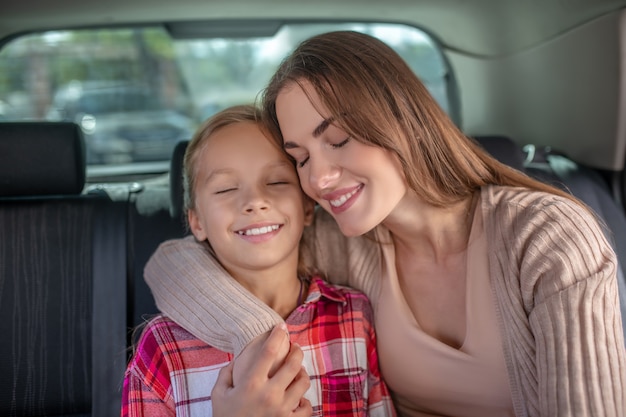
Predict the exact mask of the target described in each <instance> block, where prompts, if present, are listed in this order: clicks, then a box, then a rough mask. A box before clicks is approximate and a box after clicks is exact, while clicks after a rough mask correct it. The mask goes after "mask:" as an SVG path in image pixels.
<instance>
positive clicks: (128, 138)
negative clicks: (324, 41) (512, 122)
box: [0, 22, 454, 176]
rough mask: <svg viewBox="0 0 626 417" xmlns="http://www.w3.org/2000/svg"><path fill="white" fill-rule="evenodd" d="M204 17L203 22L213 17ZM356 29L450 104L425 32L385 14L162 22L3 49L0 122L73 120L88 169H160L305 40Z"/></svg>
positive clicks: (52, 35)
mask: <svg viewBox="0 0 626 417" xmlns="http://www.w3.org/2000/svg"><path fill="white" fill-rule="evenodd" d="M210 24H211V23H210V22H207V23H206V25H210ZM332 30H357V31H361V32H365V33H369V34H371V35H374V36H377V37H379V38H380V39H381V40H383V41H385V42H387V43H388V44H389V45H390V46H391V47H393V48H394V49H395V50H396V51H398V53H399V54H400V55H402V56H403V58H404V59H405V60H406V61H407V62H408V63H409V65H410V66H411V68H412V69H413V70H414V71H415V72H416V73H417V74H418V75H419V76H420V78H421V79H422V81H423V82H424V83H425V84H426V86H427V87H428V89H429V90H430V91H431V93H432V94H433V96H434V97H435V98H436V99H437V101H438V102H439V104H440V105H441V107H442V108H443V109H444V110H445V111H447V112H450V109H451V108H452V107H453V106H454V103H451V99H450V97H454V94H451V89H452V88H453V86H452V85H450V84H451V83H450V79H451V77H449V72H450V69H449V68H448V66H447V63H446V61H445V60H444V58H443V54H442V51H441V50H440V48H439V47H438V45H437V43H436V42H435V41H434V40H433V39H432V38H431V37H430V36H429V35H428V34H427V33H425V32H424V31H422V30H420V29H418V28H415V27H411V26H406V25H402V24H390V23H351V22H346V23H306V24H305V23H290V24H284V25H281V26H280V28H279V29H278V30H277V31H273V33H272V34H271V35H266V34H264V35H258V36H255V35H252V36H250V37H248V38H243V37H241V36H233V37H229V36H228V35H227V34H224V35H220V34H217V35H215V34H212V35H210V36H182V37H181V36H172V34H171V33H170V31H169V30H168V28H167V27H166V26H154V27H137V28H133V27H130V28H119V27H116V28H110V29H107V28H97V29H80V30H67V31H49V32H43V33H34V34H28V35H25V36H22V37H18V38H15V39H13V40H12V41H10V42H8V43H7V44H5V45H4V47H3V48H2V49H0V122H2V121H14V120H65V121H73V122H75V123H77V124H78V125H79V126H80V128H81V129H82V131H83V134H84V136H85V141H86V149H87V155H86V156H87V163H88V175H90V174H92V175H96V174H99V175H102V173H107V172H108V173H110V174H111V175H112V176H113V175H115V174H116V173H120V174H121V173H124V174H128V173H132V172H138V171H142V172H154V173H159V172H166V171H167V169H168V167H169V160H170V157H171V154H172V151H173V149H174V147H175V145H176V143H178V142H179V141H180V140H187V139H190V138H191V136H192V134H193V132H194V131H195V129H196V128H197V126H198V125H199V123H201V122H202V121H203V120H205V119H206V118H207V117H209V116H211V115H212V114H214V113H215V112H217V111H219V110H221V109H223V108H226V107H228V106H231V105H234V104H240V103H244V102H254V101H255V100H256V99H257V96H258V95H259V92H260V91H261V90H262V88H263V87H264V86H265V85H266V84H267V82H268V81H269V78H270V77H271V75H272V74H273V72H274V71H275V70H276V68H277V66H278V65H279V64H280V61H281V60H282V59H283V58H284V57H285V56H286V55H287V54H288V53H289V52H291V51H292V50H293V48H295V47H296V46H297V44H298V43H300V42H301V41H302V40H304V39H306V38H308V37H310V36H312V35H315V34H318V33H323V32H328V31H332Z"/></svg>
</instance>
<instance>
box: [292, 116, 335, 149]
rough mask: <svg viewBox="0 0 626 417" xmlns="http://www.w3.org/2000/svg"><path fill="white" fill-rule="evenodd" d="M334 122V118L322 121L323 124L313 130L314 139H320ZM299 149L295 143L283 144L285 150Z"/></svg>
mask: <svg viewBox="0 0 626 417" xmlns="http://www.w3.org/2000/svg"><path fill="white" fill-rule="evenodd" d="M334 120H335V118H334V117H329V118H328V119H324V120H322V122H321V123H320V124H319V125H317V127H316V128H315V129H313V137H314V138H318V137H320V136H321V135H322V133H324V132H325V131H326V129H328V126H330V125H331V124H332V123H333V121H334ZM298 147H299V146H298V144H297V143H294V142H285V143H284V144H283V148H285V149H294V148H298Z"/></svg>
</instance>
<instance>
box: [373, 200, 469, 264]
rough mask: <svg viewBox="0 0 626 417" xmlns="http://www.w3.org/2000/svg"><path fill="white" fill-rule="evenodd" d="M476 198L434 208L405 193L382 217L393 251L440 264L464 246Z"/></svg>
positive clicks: (463, 249)
mask: <svg viewBox="0 0 626 417" xmlns="http://www.w3.org/2000/svg"><path fill="white" fill-rule="evenodd" d="M476 203H477V198H474V197H472V196H470V197H468V198H466V199H464V200H462V201H460V202H459V203H456V204H453V205H450V206H449V207H444V208H441V207H435V206H432V205H430V204H426V203H424V202H423V201H421V200H420V199H418V198H417V197H416V196H414V195H407V196H406V197H405V198H404V199H403V200H402V201H401V202H400V203H399V204H398V206H397V207H396V208H395V209H394V211H393V212H392V213H391V214H390V215H389V216H388V217H387V218H386V219H385V221H384V222H383V225H384V226H385V227H386V228H388V229H389V231H390V232H391V235H392V238H393V241H394V245H395V247H396V252H398V253H408V254H411V256H415V257H420V258H423V259H428V260H429V262H435V263H443V262H445V261H446V259H447V258H448V257H449V256H454V255H458V254H459V253H462V252H464V251H465V250H466V249H467V244H468V239H469V235H470V231H471V225H472V219H473V217H474V216H473V214H474V210H475V209H476Z"/></svg>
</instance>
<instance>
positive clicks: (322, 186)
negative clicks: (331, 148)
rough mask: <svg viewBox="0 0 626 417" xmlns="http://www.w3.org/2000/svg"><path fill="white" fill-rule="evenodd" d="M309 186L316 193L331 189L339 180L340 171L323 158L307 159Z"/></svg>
mask: <svg viewBox="0 0 626 417" xmlns="http://www.w3.org/2000/svg"><path fill="white" fill-rule="evenodd" d="M309 163H310V166H309V184H310V185H311V187H312V188H313V189H314V190H316V191H321V190H326V189H328V188H332V187H333V186H334V184H335V183H336V182H337V180H338V179H339V176H340V173H341V170H340V169H339V167H338V166H337V165H336V164H334V163H332V162H331V161H328V160H325V159H324V158H316V160H312V158H310V159H309Z"/></svg>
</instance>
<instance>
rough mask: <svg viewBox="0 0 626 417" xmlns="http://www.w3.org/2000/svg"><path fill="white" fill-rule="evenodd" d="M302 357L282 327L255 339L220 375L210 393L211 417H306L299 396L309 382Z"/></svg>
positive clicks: (304, 402)
mask: <svg viewBox="0 0 626 417" xmlns="http://www.w3.org/2000/svg"><path fill="white" fill-rule="evenodd" d="M303 357H304V355H303V353H302V350H301V349H300V347H299V346H298V345H296V344H293V345H292V344H290V343H289V338H288V335H287V328H286V327H285V325H284V324H281V325H279V326H276V327H275V328H274V330H272V331H271V332H270V333H268V334H265V335H262V336H259V337H257V338H256V339H255V340H253V341H252V342H251V343H250V344H249V345H247V346H246V348H245V349H244V350H243V352H242V353H241V354H240V355H239V356H237V358H236V359H235V360H233V361H232V362H231V363H230V364H229V365H228V366H226V367H224V368H223V369H222V370H221V371H220V373H219V376H218V378H217V381H216V383H215V387H214V388H213V392H212V393H211V396H212V401H213V415H214V416H215V417H239V416H241V417H249V416H258V417H285V416H294V417H309V416H310V415H311V412H312V410H311V404H310V403H309V401H308V400H307V399H305V398H303V397H302V396H303V395H304V393H305V392H306V391H307V390H308V389H309V385H310V384H311V382H310V380H309V376H308V375H307V373H306V372H305V371H304V368H302V358H303Z"/></svg>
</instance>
